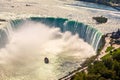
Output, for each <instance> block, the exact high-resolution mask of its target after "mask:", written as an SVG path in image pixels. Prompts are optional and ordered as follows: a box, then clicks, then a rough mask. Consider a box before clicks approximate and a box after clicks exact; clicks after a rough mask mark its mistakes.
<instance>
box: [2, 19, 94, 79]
mask: <svg viewBox="0 0 120 80" xmlns="http://www.w3.org/2000/svg"><path fill="white" fill-rule="evenodd" d="M9 29H10V30H8V29H6V31H9V32H6V33H7V34H8V33H9V34H8V35H7V36H8V38H9V39H8V40H9V42H8V44H6V46H5V47H4V48H1V49H0V70H1V72H0V75H1V76H0V79H4V80H5V79H6V80H11V79H12V80H22V79H24V80H57V79H58V78H60V77H62V76H63V75H65V74H67V73H69V72H70V71H72V70H74V69H75V68H76V67H78V66H79V65H80V63H81V62H82V61H83V60H84V59H85V58H88V57H90V56H93V55H95V51H94V50H93V48H92V47H91V46H90V45H89V44H88V43H86V42H84V41H83V40H82V39H80V38H79V35H78V34H76V35H72V34H71V33H70V32H69V31H66V32H64V33H62V32H61V30H60V29H59V28H55V27H52V28H50V27H48V26H46V25H43V24H40V23H35V22H29V21H28V22H26V23H24V24H23V25H21V26H20V27H19V28H18V29H16V30H14V29H12V28H10V27H9ZM45 57H48V58H49V60H50V63H49V64H45V63H44V58H45Z"/></svg>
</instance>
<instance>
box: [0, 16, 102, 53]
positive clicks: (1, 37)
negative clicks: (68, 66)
mask: <svg viewBox="0 0 120 80" xmlns="http://www.w3.org/2000/svg"><path fill="white" fill-rule="evenodd" d="M27 20H31V21H35V22H40V23H43V24H45V25H48V26H49V27H53V26H54V27H58V28H60V30H61V32H65V31H70V32H71V33H72V34H73V35H74V34H78V35H79V37H80V38H82V39H83V40H84V41H85V42H87V43H88V44H90V45H91V46H92V47H93V48H94V50H95V51H97V50H98V49H99V47H100V46H101V43H100V42H101V37H102V33H101V32H99V31H98V30H97V29H95V28H93V27H91V26H89V25H85V24H84V23H80V22H77V21H72V20H68V19H65V18H53V17H47V18H45V17H31V18H28V19H27ZM25 21H26V20H23V19H17V20H12V21H10V23H9V25H8V26H7V27H5V28H2V29H0V48H2V47H4V46H5V44H6V43H8V41H9V40H8V39H9V38H8V35H9V34H11V33H12V30H16V29H17V28H19V25H20V24H23V23H24V22H25Z"/></svg>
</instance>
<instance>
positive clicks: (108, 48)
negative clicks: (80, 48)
mask: <svg viewBox="0 0 120 80" xmlns="http://www.w3.org/2000/svg"><path fill="white" fill-rule="evenodd" d="M113 49H114V47H112V46H109V47H107V49H106V51H105V52H109V51H111V50H113Z"/></svg>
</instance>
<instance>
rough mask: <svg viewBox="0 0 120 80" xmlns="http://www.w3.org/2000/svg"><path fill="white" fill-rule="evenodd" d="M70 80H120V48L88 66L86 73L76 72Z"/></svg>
mask: <svg viewBox="0 0 120 80" xmlns="http://www.w3.org/2000/svg"><path fill="white" fill-rule="evenodd" d="M71 80H120V48H118V49H115V50H114V51H112V52H111V55H109V56H108V57H106V58H103V59H102V61H95V62H94V63H93V64H90V65H89V66H88V69H87V72H78V73H77V74H76V75H74V76H73V77H72V78H71Z"/></svg>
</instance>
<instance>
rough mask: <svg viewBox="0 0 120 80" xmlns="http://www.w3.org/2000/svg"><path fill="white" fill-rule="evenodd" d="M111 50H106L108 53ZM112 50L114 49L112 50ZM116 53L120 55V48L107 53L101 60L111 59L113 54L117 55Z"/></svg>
mask: <svg viewBox="0 0 120 80" xmlns="http://www.w3.org/2000/svg"><path fill="white" fill-rule="evenodd" d="M111 49H112V48H110V47H109V48H108V51H111ZM113 49H114V48H113ZM117 53H120V48H117V49H115V50H113V51H112V52H108V54H107V55H105V56H103V57H102V59H106V58H109V57H111V56H112V55H113V54H117Z"/></svg>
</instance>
